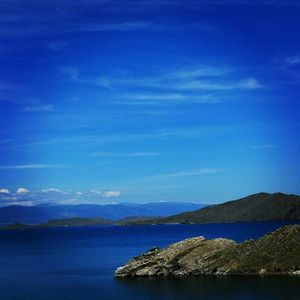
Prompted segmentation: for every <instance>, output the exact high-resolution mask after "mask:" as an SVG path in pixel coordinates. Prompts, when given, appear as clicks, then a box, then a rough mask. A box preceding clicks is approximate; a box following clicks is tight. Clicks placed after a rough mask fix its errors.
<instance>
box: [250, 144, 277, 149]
mask: <svg viewBox="0 0 300 300" xmlns="http://www.w3.org/2000/svg"><path fill="white" fill-rule="evenodd" d="M251 148H252V149H273V148H277V146H276V145H274V144H261V145H252V146H251Z"/></svg>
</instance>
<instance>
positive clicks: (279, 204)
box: [139, 193, 300, 224]
mask: <svg viewBox="0 0 300 300" xmlns="http://www.w3.org/2000/svg"><path fill="white" fill-rule="evenodd" d="M275 220H278V221H291V220H300V196H297V195H287V194H283V193H274V194H268V193H259V194H254V195H250V196H247V197H245V198H242V199H238V200H234V201H229V202H225V203H222V204H217V205H211V206H207V207H204V208H202V209H199V210H195V211H191V212H185V213H181V214H177V215H173V216H170V217H165V218H157V219H152V220H148V221H145V222H140V223H139V224H149V223H152V224H165V223H166V224H168V223H187V224H190V223H228V222H251V221H275Z"/></svg>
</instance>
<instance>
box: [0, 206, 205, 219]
mask: <svg viewBox="0 0 300 300" xmlns="http://www.w3.org/2000/svg"><path fill="white" fill-rule="evenodd" d="M204 206H205V205H204V204H200V203H197V204H196V203H183V202H153V203H145V204H135V203H120V204H106V205H94V204H79V205H60V204H43V205H36V206H22V205H10V206H5V207H1V208H0V223H2V224H3V223H33V224H36V223H43V222H47V221H49V220H53V219H65V218H103V219H108V220H118V219H121V218H127V217H137V216H143V217H150V216H156V217H163V216H169V215H173V214H177V213H181V212H184V211H188V210H195V209H199V208H201V207H204Z"/></svg>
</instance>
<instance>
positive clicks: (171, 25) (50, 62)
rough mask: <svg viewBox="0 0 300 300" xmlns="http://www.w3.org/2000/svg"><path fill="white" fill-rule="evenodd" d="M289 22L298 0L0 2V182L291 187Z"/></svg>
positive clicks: (220, 190)
mask: <svg viewBox="0 0 300 300" xmlns="http://www.w3.org/2000/svg"><path fill="white" fill-rule="evenodd" d="M299 20H300V4H299V2H298V1H246V0H240V1H233V0H229V1H214V0H212V1H201V0H199V1H177V0H173V1H171V0H163V1H159V0H157V1H143V0H141V1H129V0H123V1H122V0H120V1H109V0H102V1H93V0H90V1H69V0H61V1H37V0H22V1H17V0H2V1H1V3H0V25H1V26H0V54H1V55H0V66H1V68H0V120H1V124H2V126H1V129H0V151H1V153H0V193H1V192H2V194H5V195H6V196H7V194H8V193H7V192H8V191H9V192H10V194H11V195H14V194H15V192H16V190H17V189H18V188H20V187H23V188H24V189H25V190H26V191H27V190H28V191H29V193H30V192H37V191H41V190H44V191H46V190H48V189H56V190H60V191H65V192H69V193H76V192H80V193H91V191H96V192H97V193H96V192H95V194H96V195H98V196H99V198H97V200H95V201H96V202H97V201H98V202H99V203H101V201H104V202H105V201H108V198H110V199H111V198H113V201H118V202H122V201H129V202H145V201H198V202H206V203H214V202H220V201H224V200H229V199H232V198H238V197H240V196H244V195H247V194H251V193H256V192H260V191H267V192H277V191H281V192H287V193H296V194H297V193H298V194H299V193H300V168H299V166H300V155H299V154H300V142H299V131H300V121H299V119H300V118H299V117H300V109H299V108H300V105H299V100H300V99H299V94H300V92H299V86H300V41H299V39H298V37H299V36H300V21H299ZM26 191H25V193H26ZM19 192H20V190H19ZM17 194H22V195H23V194H24V190H21V193H17ZM12 197H13V196H12ZM81 198H82V199H81V200H80V201H83V202H84V197H81Z"/></svg>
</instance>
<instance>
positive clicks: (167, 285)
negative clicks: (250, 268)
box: [116, 276, 300, 300]
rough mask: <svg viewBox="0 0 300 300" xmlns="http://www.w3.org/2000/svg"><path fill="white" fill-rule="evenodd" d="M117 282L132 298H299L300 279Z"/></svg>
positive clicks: (241, 277) (120, 288)
mask: <svg viewBox="0 0 300 300" xmlns="http://www.w3.org/2000/svg"><path fill="white" fill-rule="evenodd" d="M116 285H117V286H118V289H119V290H120V291H122V293H123V295H130V298H131V299H145V300H146V299H147V300H153V299H172V300H177V299H178V300H194V299H195V300H196V299H197V300H198V299H206V300H207V299H211V300H221V299H222V300H224V299H230V300H232V299H233V300H248V299H249V300H250V299H251V300H253V299H255V300H257V299H259V300H260V299H263V300H266V299H270V300H277V299H278V300H283V299H285V300H295V299H300V278H299V277H290V276H271V277H270V276H266V277H263V276H231V277H217V276H202V277H188V278H156V279H118V280H116ZM120 296H121V295H120ZM123 298H126V296H125V297H123Z"/></svg>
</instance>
